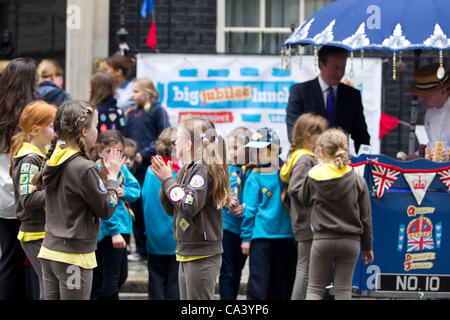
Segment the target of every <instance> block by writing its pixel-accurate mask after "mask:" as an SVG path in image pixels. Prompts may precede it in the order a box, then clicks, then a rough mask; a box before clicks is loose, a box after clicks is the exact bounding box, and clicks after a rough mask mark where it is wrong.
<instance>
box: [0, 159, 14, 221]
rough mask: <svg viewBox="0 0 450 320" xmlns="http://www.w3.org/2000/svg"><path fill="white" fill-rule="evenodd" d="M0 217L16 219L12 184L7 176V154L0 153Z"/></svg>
mask: <svg viewBox="0 0 450 320" xmlns="http://www.w3.org/2000/svg"><path fill="white" fill-rule="evenodd" d="M0 218H3V219H17V217H16V210H15V203H14V185H13V181H12V178H11V177H10V176H9V154H8V153H2V154H0Z"/></svg>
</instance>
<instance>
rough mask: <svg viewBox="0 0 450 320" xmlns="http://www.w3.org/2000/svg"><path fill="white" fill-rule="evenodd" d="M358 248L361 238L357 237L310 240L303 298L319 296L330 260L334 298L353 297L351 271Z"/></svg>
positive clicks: (325, 280) (318, 297) (319, 297)
mask: <svg viewBox="0 0 450 320" xmlns="http://www.w3.org/2000/svg"><path fill="white" fill-rule="evenodd" d="M359 250H360V241H357V240H351V239H319V240H313V244H312V248H311V256H310V264H309V282H308V291H307V293H306V300H320V299H322V297H323V296H324V293H325V286H326V283H327V280H328V276H329V272H330V267H331V264H332V263H333V262H334V263H335V269H334V281H333V285H334V298H335V300H350V299H351V298H352V279H353V271H354V269H355V265H356V260H357V259H358V256H359Z"/></svg>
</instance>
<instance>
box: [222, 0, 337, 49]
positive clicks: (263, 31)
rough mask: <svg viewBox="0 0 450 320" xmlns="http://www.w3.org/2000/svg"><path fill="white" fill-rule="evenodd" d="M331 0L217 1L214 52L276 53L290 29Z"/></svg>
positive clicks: (331, 0)
mask: <svg viewBox="0 0 450 320" xmlns="http://www.w3.org/2000/svg"><path fill="white" fill-rule="evenodd" d="M331 2H333V0H217V35H216V37H217V38H216V50H217V52H222V53H223V52H231V53H277V52H279V51H280V47H281V45H282V43H283V42H284V40H285V39H286V38H287V37H288V36H289V34H290V33H292V29H295V28H297V27H298V26H300V24H302V23H303V21H305V20H306V19H308V18H309V17H310V16H311V15H312V14H313V13H314V12H316V11H317V10H319V9H320V8H322V7H323V6H325V5H327V4H330V3H331Z"/></svg>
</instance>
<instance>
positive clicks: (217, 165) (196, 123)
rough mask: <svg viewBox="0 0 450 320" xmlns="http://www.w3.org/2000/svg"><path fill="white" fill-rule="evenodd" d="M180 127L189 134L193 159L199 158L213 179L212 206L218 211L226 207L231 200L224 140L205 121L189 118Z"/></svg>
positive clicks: (213, 127) (211, 124)
mask: <svg viewBox="0 0 450 320" xmlns="http://www.w3.org/2000/svg"><path fill="white" fill-rule="evenodd" d="M180 127H181V128H182V129H185V130H187V132H188V133H189V134H190V140H191V141H192V142H193V144H192V145H193V151H194V158H197V159H198V157H200V158H201V160H202V162H203V163H204V164H205V165H206V168H207V169H208V172H209V174H211V176H212V178H213V179H212V180H213V182H214V184H213V191H212V198H213V202H214V204H215V205H216V206H217V208H218V209H220V208H222V207H224V206H227V205H228V204H229V201H230V199H231V189H230V177H229V175H228V165H227V164H226V154H227V153H226V144H225V139H224V138H223V137H222V136H220V135H218V134H217V132H216V129H215V126H214V123H212V122H211V121H209V120H206V119H202V118H190V119H187V120H184V121H182V122H181V123H180Z"/></svg>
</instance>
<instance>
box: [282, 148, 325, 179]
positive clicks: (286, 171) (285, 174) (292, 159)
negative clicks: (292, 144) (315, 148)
mask: <svg viewBox="0 0 450 320" xmlns="http://www.w3.org/2000/svg"><path fill="white" fill-rule="evenodd" d="M304 155H309V156H312V157H315V156H316V155H315V154H314V152H312V151H311V150H308V149H297V150H295V151H294V152H293V153H291V154H290V155H288V157H287V159H286V161H285V163H283V166H282V167H281V170H280V178H281V180H283V181H284V182H286V183H289V179H290V176H291V170H292V167H293V166H294V164H295V163H296V162H297V160H298V159H300V157H302V156H304Z"/></svg>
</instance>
